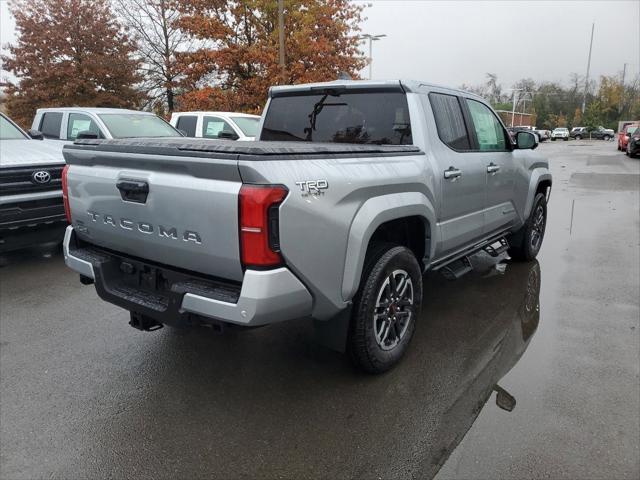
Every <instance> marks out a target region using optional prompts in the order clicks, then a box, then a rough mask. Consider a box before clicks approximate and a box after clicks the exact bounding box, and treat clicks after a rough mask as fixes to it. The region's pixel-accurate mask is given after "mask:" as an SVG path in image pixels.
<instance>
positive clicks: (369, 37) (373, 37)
mask: <svg viewBox="0 0 640 480" xmlns="http://www.w3.org/2000/svg"><path fill="white" fill-rule="evenodd" d="M384 37H386V35H385V34H384V33H383V34H380V35H371V34H370V33H365V34H364V35H360V36H359V37H358V39H359V40H369V80H371V77H372V72H373V48H372V44H373V42H374V41H376V40H380V39H381V38H384Z"/></svg>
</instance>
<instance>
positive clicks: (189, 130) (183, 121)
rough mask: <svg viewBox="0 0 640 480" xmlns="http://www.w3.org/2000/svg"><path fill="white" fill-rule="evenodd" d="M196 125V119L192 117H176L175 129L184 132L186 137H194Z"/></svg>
mask: <svg viewBox="0 0 640 480" xmlns="http://www.w3.org/2000/svg"><path fill="white" fill-rule="evenodd" d="M197 123H198V117H196V116H194V115H180V116H179V117H178V123H176V128H177V129H178V130H182V131H184V132H185V133H186V134H187V137H195V136H196V124H197Z"/></svg>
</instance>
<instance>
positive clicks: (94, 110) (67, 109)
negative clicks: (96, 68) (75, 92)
mask: <svg viewBox="0 0 640 480" xmlns="http://www.w3.org/2000/svg"><path fill="white" fill-rule="evenodd" d="M37 112H38V113H41V112H89V113H96V114H98V113H137V114H141V115H155V114H154V113H152V112H143V111H140V110H131V109H127V108H106V107H49V108H39V109H38V110H37Z"/></svg>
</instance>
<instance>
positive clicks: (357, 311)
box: [348, 244, 422, 373]
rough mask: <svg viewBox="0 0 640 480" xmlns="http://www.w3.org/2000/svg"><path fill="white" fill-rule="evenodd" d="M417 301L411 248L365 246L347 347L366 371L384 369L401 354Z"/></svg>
mask: <svg viewBox="0 0 640 480" xmlns="http://www.w3.org/2000/svg"><path fill="white" fill-rule="evenodd" d="M421 303H422V271H421V269H420V265H419V264H418V261H417V260H416V257H415V256H414V254H413V252H411V250H409V249H408V248H406V247H402V246H397V245H393V244H377V245H373V246H372V247H371V248H370V252H369V253H368V254H367V259H366V261H365V268H364V269H363V272H362V279H361V281H360V288H359V290H358V293H357V295H356V297H355V299H354V306H353V316H352V318H351V324H350V327H349V340H348V350H349V353H350V355H351V358H352V360H353V362H354V363H355V364H356V366H358V367H359V368H361V369H363V370H364V371H366V372H369V373H381V372H384V371H386V370H389V369H390V368H391V367H393V366H394V365H395V364H396V363H398V361H399V360H400V359H401V358H402V355H403V354H404V352H405V351H406V349H407V347H408V345H409V342H410V341H411V338H412V337H413V333H414V331H415V328H416V320H417V317H418V315H419V314H420V305H421Z"/></svg>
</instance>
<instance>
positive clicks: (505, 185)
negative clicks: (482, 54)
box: [465, 98, 517, 236]
mask: <svg viewBox="0 0 640 480" xmlns="http://www.w3.org/2000/svg"><path fill="white" fill-rule="evenodd" d="M465 102H466V105H467V108H468V112H469V117H470V119H471V123H472V125H473V126H472V134H473V135H475V143H476V151H475V152H474V154H473V156H474V157H475V158H476V162H477V163H478V165H479V166H480V167H481V168H482V169H483V171H484V175H485V176H486V184H487V188H486V196H485V198H484V202H483V203H484V233H485V236H486V235H490V234H492V233H497V232H499V231H501V230H504V229H506V228H508V227H509V226H511V225H512V224H513V223H514V222H515V220H516V219H517V213H516V209H515V205H514V203H513V196H514V192H515V184H514V182H515V177H516V175H515V163H514V154H513V150H512V149H511V148H510V142H511V140H510V139H509V134H508V133H507V131H506V130H505V128H504V127H503V125H502V123H501V122H500V120H498V118H497V117H496V115H495V113H493V111H492V110H491V109H490V108H489V107H488V106H487V105H485V104H484V103H482V102H479V101H477V100H472V99H470V98H467V99H465Z"/></svg>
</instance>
